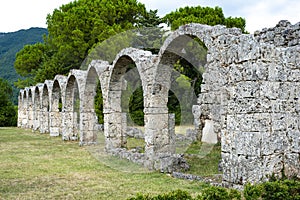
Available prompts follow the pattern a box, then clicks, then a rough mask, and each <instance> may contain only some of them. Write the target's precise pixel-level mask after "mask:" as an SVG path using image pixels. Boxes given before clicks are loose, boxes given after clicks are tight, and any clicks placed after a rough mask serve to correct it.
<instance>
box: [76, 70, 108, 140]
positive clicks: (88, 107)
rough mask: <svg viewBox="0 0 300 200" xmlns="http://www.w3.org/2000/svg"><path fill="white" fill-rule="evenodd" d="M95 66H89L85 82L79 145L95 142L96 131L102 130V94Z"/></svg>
mask: <svg viewBox="0 0 300 200" xmlns="http://www.w3.org/2000/svg"><path fill="white" fill-rule="evenodd" d="M96 67H97V66H91V67H90V68H89V70H88V73H87V78H86V83H85V89H84V98H83V100H82V111H81V113H80V114H81V117H80V119H81V122H80V124H81V127H80V131H81V133H80V135H81V137H80V144H81V145H88V144H95V143H97V139H99V138H98V133H99V132H100V131H101V130H103V123H104V121H103V120H104V117H103V96H102V89H101V83H100V80H99V76H98V72H97V70H96ZM98 70H99V69H98ZM102 81H103V80H102ZM101 127H102V128H101Z"/></svg>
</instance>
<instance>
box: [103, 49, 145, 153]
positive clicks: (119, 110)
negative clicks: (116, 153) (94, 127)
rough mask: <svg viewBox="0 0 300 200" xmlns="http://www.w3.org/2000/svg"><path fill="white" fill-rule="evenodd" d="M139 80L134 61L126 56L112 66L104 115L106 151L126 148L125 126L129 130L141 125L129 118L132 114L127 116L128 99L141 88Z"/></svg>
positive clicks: (126, 132)
mask: <svg viewBox="0 0 300 200" xmlns="http://www.w3.org/2000/svg"><path fill="white" fill-rule="evenodd" d="M140 80H141V78H140V75H139V71H138V70H137V66H136V64H135V62H134V60H133V59H132V58H131V57H129V56H127V55H123V56H121V57H120V58H118V60H117V61H116V62H115V64H114V68H113V70H112V74H111V78H110V82H109V91H108V101H107V102H109V105H108V106H107V107H108V109H107V111H108V112H106V113H105V115H104V117H105V120H104V121H105V129H106V131H105V132H106V135H105V137H106V146H107V149H108V150H110V149H113V148H119V147H127V135H128V126H127V125H130V127H131V128H129V129H130V130H133V129H134V128H136V127H134V126H135V125H137V124H140V125H143V122H142V123H141V119H140V120H139V123H137V124H135V120H136V119H135V118H132V117H131V116H132V115H131V114H132V112H131V114H129V113H130V105H129V104H130V98H132V97H131V96H132V94H134V92H135V91H136V90H137V89H138V88H140V87H141V85H142V84H141V81H140ZM141 94H142V93H141ZM142 97H143V95H142ZM132 127H133V128H132ZM135 130H136V129H135ZM131 148H133V146H132V147H131Z"/></svg>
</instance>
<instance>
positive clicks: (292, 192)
mask: <svg viewBox="0 0 300 200" xmlns="http://www.w3.org/2000/svg"><path fill="white" fill-rule="evenodd" d="M243 196H244V199H246V200H261V199H262V200H281V199H282V200H283V199H284V200H300V182H299V181H297V180H277V181H271V182H265V183H260V184H255V185H251V184H247V185H245V188H244V192H243ZM173 199H177V200H232V199H233V200H241V199H242V195H241V192H240V191H238V190H234V189H226V188H223V187H215V186H210V187H208V188H205V189H203V190H202V191H201V194H200V195H198V196H197V197H196V198H193V197H192V196H191V195H190V194H188V193H187V192H186V191H182V190H176V191H173V192H170V193H166V194H161V195H158V196H154V197H151V196H149V195H142V194H138V195H137V196H136V197H134V198H131V199H130V200H173Z"/></svg>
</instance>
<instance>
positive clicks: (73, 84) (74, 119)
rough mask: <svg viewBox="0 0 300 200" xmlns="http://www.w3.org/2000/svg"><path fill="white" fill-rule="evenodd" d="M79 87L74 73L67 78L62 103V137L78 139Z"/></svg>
mask: <svg viewBox="0 0 300 200" xmlns="http://www.w3.org/2000/svg"><path fill="white" fill-rule="evenodd" d="M79 108H80V99H79V87H78V83H77V80H76V77H75V76H74V75H71V76H70V77H69V78H68V81H67V86H66V96H65V105H64V109H63V110H64V122H63V139H64V140H78V138H79V120H80V113H79Z"/></svg>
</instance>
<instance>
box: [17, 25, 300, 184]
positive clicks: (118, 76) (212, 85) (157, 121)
mask: <svg viewBox="0 0 300 200" xmlns="http://www.w3.org/2000/svg"><path fill="white" fill-rule="evenodd" d="M183 36H185V37H191V38H198V39H200V40H201V41H202V42H203V43H204V44H205V46H206V47H207V63H206V64H205V72H204V73H203V75H202V76H203V83H202V85H201V93H200V95H199V96H198V100H197V103H195V105H194V106H193V116H194V125H195V130H196V132H197V135H198V137H200V138H201V135H202V130H203V129H204V128H205V126H206V127H207V126H208V124H209V126H210V130H211V131H213V132H214V133H215V134H217V135H218V137H219V138H220V140H221V150H222V152H221V155H222V162H221V166H222V169H223V183H224V184H225V185H227V186H239V185H244V184H245V183H246V182H252V183H253V182H261V181H266V180H268V178H269V177H270V176H271V175H275V176H279V177H280V176H282V174H284V175H285V176H287V177H293V176H297V177H300V120H299V119H300V118H299V114H300V110H299V108H300V91H299V90H300V89H299V88H300V82H299V80H300V79H299V78H300V23H297V24H295V25H291V24H290V23H289V22H288V21H280V22H279V23H278V24H277V25H276V26H275V27H274V28H269V29H263V30H262V31H257V32H255V34H242V33H241V31H240V30H239V29H236V28H226V27H224V26H220V25H217V26H207V25H201V24H188V25H184V26H181V27H180V28H179V29H178V30H176V31H174V32H173V33H172V34H171V35H170V36H169V37H168V38H167V39H166V41H165V43H164V45H163V46H162V47H161V49H160V52H159V53H158V55H153V54H152V53H150V52H147V51H143V50H139V49H135V48H126V49H123V50H122V51H121V52H120V53H119V54H118V55H117V56H116V58H115V60H114V62H113V63H112V64H109V63H108V62H106V61H100V60H94V61H92V62H91V63H90V66H89V68H88V70H87V71H81V70H71V72H70V74H69V75H68V76H67V77H65V76H62V75H57V76H56V77H55V79H54V81H50V80H47V81H45V83H43V84H38V85H37V86H33V87H28V88H25V89H24V90H21V91H20V94H19V110H18V126H19V127H22V128H31V129H34V130H39V131H40V132H41V133H49V134H50V135H51V136H61V137H62V138H63V139H64V140H79V141H80V144H81V145H88V144H93V143H96V142H97V137H96V132H97V131H98V128H97V117H96V114H95V110H94V100H93V99H94V96H95V89H96V84H97V81H100V85H101V89H102V94H103V105H104V109H103V112H104V136H105V139H106V150H107V152H109V153H112V154H114V155H117V156H119V157H126V158H127V159H130V160H133V161H135V162H138V163H140V164H143V165H144V166H146V167H147V168H149V169H155V170H161V171H163V172H172V171H176V170H177V169H178V167H179V168H180V167H183V166H184V164H185V163H184V160H183V159H182V157H181V156H180V155H177V154H175V133H174V125H175V123H174V116H173V115H172V114H169V113H168V108H167V102H168V91H169V90H170V84H171V83H170V82H171V71H170V69H171V68H172V67H173V65H174V62H175V59H176V58H177V57H178V56H184V55H180V53H179V52H171V51H169V49H170V48H169V47H170V45H171V44H172V42H174V41H175V40H177V39H180V38H182V37H183ZM128 64H134V65H135V67H136V70H137V72H138V74H139V79H140V81H141V84H142V88H143V94H144V115H145V126H144V128H145V133H144V138H145V144H146V145H145V153H137V152H133V151H132V152H129V151H126V150H124V148H122V147H124V145H126V137H127V134H126V132H127V120H126V114H125V113H124V112H123V110H122V108H121V94H122V92H123V90H124V88H126V85H127V81H128V80H126V78H124V74H125V72H126V70H127V66H128ZM164 66H168V67H164ZM170 67H171V68H170ZM75 96H77V100H76V101H75V100H74V99H75ZM59 102H60V103H61V105H62V108H61V109H59V106H58V105H59ZM74 104H79V105H78V106H79V108H78V110H77V111H75V110H74ZM137 158H138V159H137Z"/></svg>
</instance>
